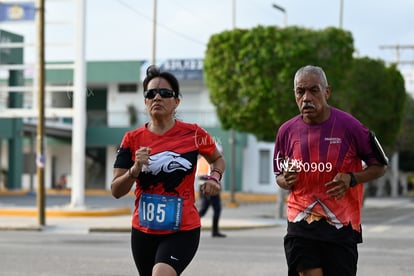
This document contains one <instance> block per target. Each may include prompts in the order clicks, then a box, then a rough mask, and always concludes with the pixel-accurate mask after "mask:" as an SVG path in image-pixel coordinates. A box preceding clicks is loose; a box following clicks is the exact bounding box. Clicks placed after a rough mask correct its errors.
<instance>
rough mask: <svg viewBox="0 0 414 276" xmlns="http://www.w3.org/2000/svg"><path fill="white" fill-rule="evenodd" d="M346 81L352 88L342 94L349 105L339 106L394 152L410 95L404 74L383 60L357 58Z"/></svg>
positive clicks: (343, 102)
mask: <svg viewBox="0 0 414 276" xmlns="http://www.w3.org/2000/svg"><path fill="white" fill-rule="evenodd" d="M347 79H348V81H350V82H351V85H348V86H347V87H346V90H343V91H341V92H342V94H344V95H347V98H348V102H346V101H342V102H341V103H339V105H342V107H343V108H344V109H346V110H347V111H349V112H350V113H352V114H353V115H354V116H355V117H356V118H358V119H359V120H360V121H361V122H363V123H364V124H365V125H366V126H368V127H369V128H370V129H371V130H373V131H374V132H375V133H376V134H377V136H378V137H379V138H380V140H381V144H383V145H384V146H385V147H386V148H387V150H388V151H394V150H395V146H396V141H397V137H398V133H399V131H400V128H401V123H402V119H403V117H404V105H405V101H406V95H407V94H406V91H405V86H404V79H403V77H402V75H401V73H400V72H399V71H398V70H397V68H396V66H395V65H391V66H389V67H387V66H385V64H384V62H383V61H381V60H373V59H369V58H357V59H354V60H353V66H352V70H350V71H348V77H347ZM343 98H345V97H343Z"/></svg>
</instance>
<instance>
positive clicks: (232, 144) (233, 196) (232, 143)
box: [227, 0, 239, 207]
mask: <svg viewBox="0 0 414 276" xmlns="http://www.w3.org/2000/svg"><path fill="white" fill-rule="evenodd" d="M232 29H233V30H235V29H236V0H233V1H232ZM229 144H230V162H231V163H230V202H229V203H228V204H227V205H228V206H229V207H237V206H238V205H239V204H238V203H237V202H236V135H235V132H234V129H233V128H231V129H230V137H229Z"/></svg>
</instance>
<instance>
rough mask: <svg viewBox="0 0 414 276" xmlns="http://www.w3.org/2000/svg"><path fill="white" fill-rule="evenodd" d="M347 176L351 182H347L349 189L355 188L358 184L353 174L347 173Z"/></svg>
mask: <svg viewBox="0 0 414 276" xmlns="http://www.w3.org/2000/svg"><path fill="white" fill-rule="evenodd" d="M348 174H349V176H350V177H351V181H349V187H351V188H352V187H355V186H356V185H357V184H358V183H357V180H356V178H355V175H354V174H353V173H351V172H349V173H348Z"/></svg>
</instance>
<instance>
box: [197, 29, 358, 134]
mask: <svg viewBox="0 0 414 276" xmlns="http://www.w3.org/2000/svg"><path fill="white" fill-rule="evenodd" d="M353 51H354V48H353V39H352V35H351V34H350V33H349V32H346V31H343V30H340V29H335V28H327V29H325V30H323V31H315V30H310V29H304V28H298V27H289V28H284V29H279V28H276V27H262V26H258V27H256V28H254V29H250V30H241V29H236V30H234V31H226V32H223V33H220V34H216V35H213V36H212V37H211V38H210V40H209V43H208V45H207V51H206V56H205V59H204V74H205V79H206V84H207V87H208V88H209V91H210V98H211V101H212V103H213V104H214V105H215V106H216V109H217V114H218V117H219V119H220V121H221V123H222V126H223V128H224V129H230V128H233V129H235V130H238V131H242V132H248V133H252V134H254V135H255V136H256V137H257V138H258V139H259V140H264V141H273V140H274V138H275V134H276V130H277V129H278V127H279V126H280V125H281V124H282V123H283V122H284V121H286V120H287V119H288V118H290V117H292V116H294V115H296V114H297V113H298V109H297V107H296V103H295V100H294V94H293V75H294V73H295V72H296V70H297V69H298V68H299V67H301V66H303V65H306V64H317V65H319V66H322V67H323V68H324V69H325V71H326V73H327V74H328V76H329V79H330V82H331V83H332V84H334V85H335V86H341V85H342V83H343V71H344V70H346V68H349V67H350V66H352V53H353Z"/></svg>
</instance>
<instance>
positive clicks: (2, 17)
mask: <svg viewBox="0 0 414 276" xmlns="http://www.w3.org/2000/svg"><path fill="white" fill-rule="evenodd" d="M35 14H36V9H35V4H34V3H26V2H25V3H18V2H16V3H7V4H4V3H3V4H2V3H0V22H2V21H33V20H34V19H35Z"/></svg>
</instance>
